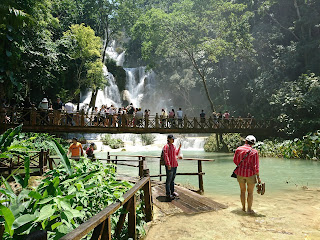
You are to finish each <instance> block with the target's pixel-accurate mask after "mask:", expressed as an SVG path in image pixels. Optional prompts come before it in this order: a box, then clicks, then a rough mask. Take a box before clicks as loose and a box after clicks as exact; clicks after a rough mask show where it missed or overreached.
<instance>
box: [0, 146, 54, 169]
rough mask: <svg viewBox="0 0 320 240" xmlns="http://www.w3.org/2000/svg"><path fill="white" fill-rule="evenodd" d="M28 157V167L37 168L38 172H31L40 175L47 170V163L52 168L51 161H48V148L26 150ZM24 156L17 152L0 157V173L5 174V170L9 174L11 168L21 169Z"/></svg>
mask: <svg viewBox="0 0 320 240" xmlns="http://www.w3.org/2000/svg"><path fill="white" fill-rule="evenodd" d="M28 154H29V157H30V169H39V172H33V173H31V174H33V175H34V174H38V175H42V174H43V172H44V171H46V170H47V164H48V162H49V165H50V166H51V169H52V163H50V161H49V150H44V149H41V150H40V151H30V152H28ZM23 167H24V157H23V156H21V155H18V154H12V157H10V158H0V174H2V175H5V173H6V172H8V174H9V175H10V174H11V173H12V171H13V170H16V169H19V168H21V169H23Z"/></svg>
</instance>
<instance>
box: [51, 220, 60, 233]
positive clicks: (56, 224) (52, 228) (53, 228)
mask: <svg viewBox="0 0 320 240" xmlns="http://www.w3.org/2000/svg"><path fill="white" fill-rule="evenodd" d="M62 224H63V223H62V222H56V223H55V224H52V225H51V230H52V231H53V230H55V229H56V228H57V227H59V226H60V225H62Z"/></svg>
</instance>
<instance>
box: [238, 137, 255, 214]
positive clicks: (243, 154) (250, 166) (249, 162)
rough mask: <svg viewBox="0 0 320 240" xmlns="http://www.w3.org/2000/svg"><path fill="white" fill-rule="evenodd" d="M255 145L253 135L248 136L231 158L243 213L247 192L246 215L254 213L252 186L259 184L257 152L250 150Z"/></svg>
mask: <svg viewBox="0 0 320 240" xmlns="http://www.w3.org/2000/svg"><path fill="white" fill-rule="evenodd" d="M255 143H256V138H255V137H254V136H253V135H248V136H247V137H246V138H245V144H244V145H243V146H240V147H238V148H237V150H236V152H235V154H234V157H233V162H234V163H235V164H236V165H237V166H238V167H237V169H236V170H235V171H234V173H235V174H236V175H237V180H238V182H239V186H240V192H241V193H240V200H241V204H242V210H243V211H246V191H247V192H248V197H247V202H248V208H247V212H248V213H254V211H253V210H252V203H253V191H254V186H255V184H256V183H257V181H258V183H259V184H260V183H261V180H260V177H259V155H258V151H257V150H255V149H253V148H252V146H253V145H254V144H255Z"/></svg>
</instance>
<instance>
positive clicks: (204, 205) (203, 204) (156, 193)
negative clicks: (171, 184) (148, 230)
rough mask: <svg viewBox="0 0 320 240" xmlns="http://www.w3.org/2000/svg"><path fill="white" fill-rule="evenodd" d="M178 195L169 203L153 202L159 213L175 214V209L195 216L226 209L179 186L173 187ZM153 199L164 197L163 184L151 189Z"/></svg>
mask: <svg viewBox="0 0 320 240" xmlns="http://www.w3.org/2000/svg"><path fill="white" fill-rule="evenodd" d="M175 188H176V191H177V192H178V193H179V198H178V199H175V200H173V201H171V202H159V201H157V200H155V201H154V203H155V205H157V206H158V207H159V208H160V210H161V211H163V212H164V213H166V214H172V213H176V210H175V208H178V209H180V210H181V211H182V212H184V213H186V214H195V213H200V212H208V211H216V210H219V209H224V208H226V206H225V205H223V204H220V203H217V202H215V201H213V200H211V199H209V198H206V197H204V196H202V195H199V194H197V193H194V192H192V191H190V190H188V189H185V188H183V187H181V186H175ZM152 193H153V197H154V199H158V198H161V197H162V198H163V199H164V197H165V184H161V185H157V186H154V187H153V188H152Z"/></svg>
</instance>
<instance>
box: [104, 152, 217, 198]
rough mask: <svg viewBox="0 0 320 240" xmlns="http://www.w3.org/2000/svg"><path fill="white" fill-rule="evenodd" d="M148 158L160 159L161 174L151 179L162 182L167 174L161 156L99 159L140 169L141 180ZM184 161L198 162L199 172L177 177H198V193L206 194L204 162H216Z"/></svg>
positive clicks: (113, 156) (118, 156) (191, 159)
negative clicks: (156, 178) (157, 179)
mask: <svg viewBox="0 0 320 240" xmlns="http://www.w3.org/2000/svg"><path fill="white" fill-rule="evenodd" d="M121 157H122V159H121ZM123 158H134V159H123ZM147 158H153V159H159V174H155V175H153V174H151V175H150V177H151V178H155V177H158V178H159V180H160V181H161V180H162V177H164V176H166V174H163V173H162V170H163V166H164V165H162V164H161V161H160V157H159V156H132V155H111V154H110V153H109V152H108V155H107V159H101V158H99V160H102V161H107V162H109V163H114V164H116V165H122V166H129V167H135V168H139V176H140V178H141V177H142V176H143V175H144V173H145V171H146V169H147V167H146V165H147V161H146V159H147ZM183 160H185V161H194V162H197V170H198V171H197V172H192V173H183V172H178V173H177V175H185V176H186V175H188V176H190V175H192V176H198V183H199V190H198V191H197V192H199V193H200V194H202V193H203V192H204V186H203V175H205V173H204V172H203V169H202V162H212V161H214V160H213V159H200V158H183ZM133 162H138V165H133V164H131V163H133ZM180 169H183V167H180V168H179V170H180ZM148 170H149V169H148Z"/></svg>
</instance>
